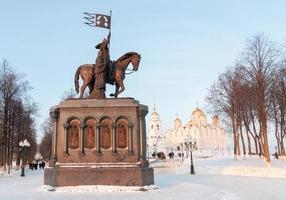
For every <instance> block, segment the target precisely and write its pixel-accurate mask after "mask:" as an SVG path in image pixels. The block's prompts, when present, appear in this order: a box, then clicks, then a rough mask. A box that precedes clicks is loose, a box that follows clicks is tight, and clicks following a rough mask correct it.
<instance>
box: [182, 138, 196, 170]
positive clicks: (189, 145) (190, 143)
mask: <svg viewBox="0 0 286 200" xmlns="http://www.w3.org/2000/svg"><path fill="white" fill-rule="evenodd" d="M184 141H185V146H186V150H187V149H189V151H190V156H191V159H190V160H191V163H190V174H192V175H194V174H195V167H194V162H193V150H196V149H197V141H196V139H192V136H190V135H187V137H186V138H185V140H184Z"/></svg>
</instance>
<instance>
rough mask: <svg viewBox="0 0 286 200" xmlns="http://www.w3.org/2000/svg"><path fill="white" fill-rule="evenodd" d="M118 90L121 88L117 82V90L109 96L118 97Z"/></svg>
mask: <svg viewBox="0 0 286 200" xmlns="http://www.w3.org/2000/svg"><path fill="white" fill-rule="evenodd" d="M118 90H119V85H118V84H117V83H116V84H115V92H114V93H111V94H110V95H109V96H111V97H115V98H117V96H116V94H117V93H118Z"/></svg>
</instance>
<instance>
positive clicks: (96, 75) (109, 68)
mask: <svg viewBox="0 0 286 200" xmlns="http://www.w3.org/2000/svg"><path fill="white" fill-rule="evenodd" d="M109 40H110V34H109V35H108V37H107V40H106V39H104V40H103V42H102V43H99V44H98V45H96V48H97V49H99V51H98V55H97V58H96V62H95V64H84V65H81V66H79V67H78V69H77V71H76V74H75V78H74V81H75V90H76V92H77V94H78V93H79V92H80V98H82V97H83V94H84V90H85V88H86V86H88V88H89V97H90V98H96V99H104V98H105V84H106V83H109V84H111V85H114V84H115V93H112V94H110V96H114V97H115V98H117V97H118V95H119V94H120V93H122V92H123V91H124V90H125V87H124V84H123V80H124V78H125V71H126V69H127V66H128V65H129V64H130V63H131V64H132V66H133V71H137V70H138V68H139V63H140V59H141V56H140V54H138V53H136V52H128V53H126V54H124V55H123V56H121V57H120V58H118V59H117V60H116V61H110V59H109V48H108V44H109ZM79 77H81V78H82V80H83V84H82V86H81V88H80V91H79Z"/></svg>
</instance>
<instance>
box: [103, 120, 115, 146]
mask: <svg viewBox="0 0 286 200" xmlns="http://www.w3.org/2000/svg"><path fill="white" fill-rule="evenodd" d="M101 129H102V130H101V147H102V148H103V149H109V148H111V133H112V129H111V121H110V120H107V119H105V120H104V121H103V122H102V128H101Z"/></svg>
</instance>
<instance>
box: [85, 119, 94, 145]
mask: <svg viewBox="0 0 286 200" xmlns="http://www.w3.org/2000/svg"><path fill="white" fill-rule="evenodd" d="M95 130H96V129H95V121H93V120H88V121H87V122H86V130H85V148H87V149H94V148H95Z"/></svg>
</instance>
